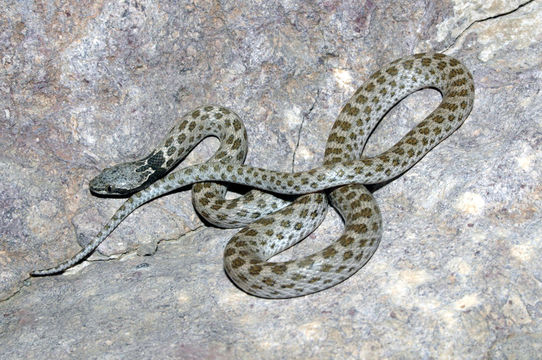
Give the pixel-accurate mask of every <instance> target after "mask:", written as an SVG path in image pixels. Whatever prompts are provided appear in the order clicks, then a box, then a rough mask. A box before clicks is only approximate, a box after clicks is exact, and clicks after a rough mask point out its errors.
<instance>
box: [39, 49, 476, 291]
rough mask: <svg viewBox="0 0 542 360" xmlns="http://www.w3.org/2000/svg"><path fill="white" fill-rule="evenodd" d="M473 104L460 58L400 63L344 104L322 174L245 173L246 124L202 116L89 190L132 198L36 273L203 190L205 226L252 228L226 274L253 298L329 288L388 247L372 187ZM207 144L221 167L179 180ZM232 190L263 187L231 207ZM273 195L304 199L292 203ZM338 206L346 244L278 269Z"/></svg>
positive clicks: (411, 160)
mask: <svg viewBox="0 0 542 360" xmlns="http://www.w3.org/2000/svg"><path fill="white" fill-rule="evenodd" d="M423 88H434V89H437V90H438V91H439V92H440V93H441V95H442V101H441V103H440V104H439V106H438V107H437V108H436V109H435V110H434V111H433V112H432V113H431V114H429V115H428V116H427V117H426V118H425V119H424V120H422V121H421V122H420V123H419V124H418V125H416V126H415V127H414V128H413V129H412V130H410V131H409V132H408V133H407V134H406V135H405V136H404V137H403V138H402V139H401V140H399V141H398V142H397V143H396V144H395V145H393V146H392V147H391V148H389V149H388V150H387V151H385V152H383V153H381V154H379V155H376V156H372V157H364V156H362V151H363V149H364V146H365V144H366V142H367V140H368V138H369V136H370V134H371V132H372V131H373V130H374V128H375V127H376V126H377V125H378V123H379V122H380V120H381V119H382V117H383V116H384V115H385V114H386V113H387V112H388V111H389V110H390V109H391V108H392V107H393V106H394V105H395V104H397V103H398V102H399V101H401V100H402V99H403V98H405V97H406V96H408V95H409V94H411V93H413V92H415V91H417V90H420V89H423ZM473 102H474V84H473V78H472V75H471V74H470V72H469V71H468V70H467V69H466V68H465V67H464V66H463V65H462V64H461V63H460V62H459V61H458V60H456V59H454V58H451V57H449V56H447V55H444V54H439V53H424V54H416V55H412V56H409V57H405V58H401V59H398V60H395V61H393V62H391V63H389V64H387V65H385V66H383V67H382V68H381V70H378V71H377V72H375V73H374V74H372V75H371V76H370V77H369V79H368V80H367V81H366V82H365V83H364V84H363V85H362V86H361V87H359V88H358V89H357V91H356V92H355V93H354V95H353V96H352V97H351V98H350V99H349V100H348V102H347V103H346V104H345V105H344V106H343V108H342V110H341V112H340V114H339V116H338V117H337V120H336V121H335V123H334V124H333V128H332V130H331V132H330V134H329V137H328V140H327V145H326V149H325V155H324V163H323V165H322V166H321V167H318V168H314V169H312V170H310V171H303V172H296V173H282V172H277V171H271V170H266V169H261V168H256V167H252V166H247V165H243V162H244V159H245V156H246V153H247V135H246V131H245V128H244V125H243V123H242V121H241V120H240V119H239V117H238V116H237V115H236V114H235V113H234V112H233V111H231V110H229V109H227V108H225V107H222V106H214V105H207V106H202V107H199V108H197V109H195V110H193V111H191V112H189V113H187V114H186V115H184V116H183V117H182V118H181V119H180V120H179V121H178V123H177V124H176V125H175V126H174V127H173V128H172V129H171V130H170V132H169V133H168V134H167V136H166V137H165V139H164V141H163V142H162V143H161V144H160V145H159V146H158V147H157V148H156V149H155V150H153V151H152V153H151V154H150V155H149V156H147V157H145V158H144V159H141V160H137V161H134V162H130V163H123V164H119V165H116V166H114V167H112V168H107V169H105V170H104V171H103V172H102V173H101V174H100V175H98V176H97V177H96V178H94V179H93V180H92V181H91V182H90V187H91V190H92V191H93V192H94V193H98V194H106V195H107V194H109V195H115V194H117V195H118V194H121V195H125V194H131V193H133V195H131V196H130V197H129V198H128V199H127V200H126V202H125V203H124V204H123V205H122V206H121V207H120V208H119V209H118V210H117V212H116V213H115V215H114V216H113V217H112V218H111V219H110V220H109V222H108V223H107V224H106V225H105V226H104V228H103V229H102V231H100V232H99V233H98V235H97V236H96V238H95V239H93V241H91V242H90V243H89V244H88V245H87V246H85V247H84V249H82V250H81V251H80V252H79V253H78V254H76V255H75V256H73V257H72V258H71V259H70V260H67V261H66V262H64V263H62V264H60V265H58V266H56V267H53V268H50V269H46V270H39V271H35V272H33V273H31V275H35V276H36V275H50V274H55V273H59V272H62V271H64V270H65V269H67V268H69V267H71V266H73V265H74V264H76V263H78V262H80V261H81V260H82V259H84V258H86V257H87V256H88V255H89V254H90V253H92V252H93V251H94V250H95V249H96V247H97V246H98V245H99V244H100V243H101V242H102V241H103V240H104V239H105V238H106V237H107V236H108V235H109V234H110V233H111V232H112V231H113V230H114V229H115V227H116V226H117V225H118V224H119V223H120V222H121V221H123V220H124V219H125V218H126V217H127V216H128V215H129V214H130V213H131V212H132V211H134V210H135V209H136V208H138V207H139V206H141V205H142V204H144V203H146V202H148V201H150V200H152V199H155V198H156V197H159V196H161V195H163V194H166V193H169V192H171V191H174V190H176V189H179V188H182V187H184V186H187V185H190V184H194V185H193V186H192V199H193V203H194V206H195V208H196V210H197V211H198V212H199V213H200V214H201V215H202V216H203V217H204V218H205V219H207V220H208V221H209V222H211V223H212V224H215V225H217V226H222V227H243V229H242V230H240V231H239V232H238V233H237V234H236V235H235V236H233V238H232V239H231V240H230V241H229V242H228V244H227V245H226V248H225V249H224V268H225V270H226V272H227V274H228V275H229V277H230V278H231V279H232V280H233V282H234V283H235V284H237V286H239V287H240V288H241V289H242V290H244V291H246V292H247V293H250V294H253V295H256V296H259V297H264V298H289V297H296V296H301V295H306V294H311V293H314V292H317V291H321V290H323V289H326V288H329V287H331V286H334V285H336V284H338V283H340V282H342V281H343V280H345V279H347V278H348V277H350V276H351V275H352V274H354V273H355V272H356V271H358V270H359V269H360V268H361V267H362V266H363V265H365V263H366V262H367V261H368V260H369V258H370V257H371V256H372V255H373V253H374V252H375V250H376V248H377V246H378V244H379V242H380V238H381V233H382V220H381V215H380V211H379V208H378V206H377V204H376V202H375V200H374V198H373V196H372V195H371V193H370V192H369V191H368V190H367V189H366V188H365V186H364V185H366V184H375V183H380V182H384V181H387V180H390V179H393V178H394V177H397V176H398V175H400V174H402V173H404V172H405V171H406V170H407V169H409V168H410V167H412V166H413V165H414V164H415V163H416V162H417V161H419V160H420V159H421V158H422V157H423V156H425V154H427V152H429V151H430V150H431V149H432V148H433V147H435V146H436V145H437V144H438V143H440V142H441V141H442V140H443V139H444V138H446V137H447V136H449V135H450V134H451V133H453V132H454V131H455V130H456V129H457V128H459V126H461V124H462V123H463V122H464V120H465V119H466V117H467V116H468V115H469V113H470V111H471V109H472V106H473ZM208 136H215V137H217V138H219V140H220V147H219V149H218V150H217V152H216V153H215V154H214V155H213V157H212V158H210V159H209V160H208V161H207V162H205V163H203V164H198V165H194V166H189V167H185V168H183V169H180V170H178V171H175V172H169V171H170V170H171V169H172V168H173V167H175V166H176V165H177V164H178V163H179V162H180V160H182V159H183V158H184V157H185V156H186V154H187V153H189V152H190V151H191V150H192V149H193V148H194V147H195V146H196V145H197V144H198V143H199V142H200V141H201V140H202V139H204V138H205V137H208ZM227 183H236V184H242V185H247V186H250V187H252V188H254V189H253V190H251V191H249V192H248V193H246V194H245V195H243V196H240V197H238V198H236V199H233V200H227V199H226V198H225V197H224V196H225V194H226V190H227V189H226V187H225V184H227ZM258 189H259V190H258ZM260 190H263V191H260ZM273 193H279V194H290V195H302V196H299V197H298V198H296V199H295V200H294V201H293V202H288V201H285V200H283V199H281V198H279V197H276V196H275V195H273ZM328 200H329V203H330V204H331V205H332V206H333V207H335V208H336V210H337V211H338V212H339V214H340V215H341V217H342V218H343V220H344V223H345V229H344V232H343V234H342V235H341V236H340V237H339V238H338V239H337V240H335V241H333V242H332V243H331V244H330V245H329V246H327V247H325V248H324V249H322V250H320V251H317V252H315V253H313V254H311V255H308V256H305V257H302V258H299V259H295V260H290V261H285V262H272V261H268V260H269V259H270V258H271V257H272V256H274V255H276V254H277V253H279V252H281V251H283V250H285V249H287V248H289V247H290V246H292V245H294V244H296V243H297V242H299V241H300V240H302V239H303V238H304V237H306V236H307V235H309V234H310V233H311V232H312V231H313V230H314V229H315V228H316V227H318V225H319V224H320V223H321V221H322V219H323V218H324V216H325V213H326V209H327V206H328Z"/></svg>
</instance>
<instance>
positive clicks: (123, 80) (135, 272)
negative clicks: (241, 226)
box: [0, 0, 542, 359]
mask: <svg viewBox="0 0 542 360" xmlns="http://www.w3.org/2000/svg"><path fill="white" fill-rule="evenodd" d="M2 9H3V11H2V13H1V14H0V29H1V30H2V31H1V32H0V60H1V62H0V146H1V147H2V152H1V154H0V179H1V181H0V204H1V212H2V213H1V216H0V226H1V227H0V231H1V232H0V236H1V239H0V298H1V299H2V301H1V302H0V314H1V317H2V321H0V358H2V359H23V358H34V359H48V358H57V359H68V358H102V359H117V358H119V359H120V358H136V357H137V358H183V359H211V358H213V359H221V358H227V359H232V358H237V359H242V358H264V359H275V358H277V359H278V358H304V359H322V358H390V359H410V358H412V359H419V358H424V359H429V358H462V359H479V358H494V359H507V358H516V359H532V358H536V357H538V356H539V354H540V350H541V349H542V301H541V300H540V299H541V298H542V284H541V282H542V265H541V264H540V261H539V259H540V258H541V255H542V244H541V243H542V225H541V224H540V219H541V217H542V206H541V205H540V204H542V202H541V198H542V185H541V184H542V181H541V171H540V169H541V167H542V151H541V148H542V122H541V119H542V71H541V68H542V45H541V44H542V2H541V1H508V2H504V1H489V2H488V1H481V0H478V1H471V2H463V1H458V0H456V1H455V2H453V1H442V2H429V3H428V2H425V1H418V0H414V1H411V0H408V1H407V0H400V1H394V2H386V1H370V0H368V1H361V2H356V1H346V2H344V1H335V0H326V1H320V2H317V3H314V4H313V3H312V2H295V1H288V0H283V1H277V2H261V3H256V2H246V3H245V2H237V1H222V2H216V1H194V2H190V3H187V2H181V4H179V2H175V1H160V2H151V1H124V2H103V1H96V2H90V1H88V2H85V1H83V2H75V1H74V2H68V1H56V2H37V1H36V2H33V1H13V0H4V1H3V6H2ZM431 49H434V50H435V51H440V52H445V53H446V54H448V55H452V56H455V57H457V58H459V59H460V60H461V61H462V62H464V63H465V64H466V65H467V67H468V68H469V69H471V72H472V73H473V75H474V78H475V84H476V96H477V97H476V101H475V105H474V109H473V111H472V113H471V116H470V117H469V119H467V121H466V123H465V124H464V125H463V126H462V128H461V129H459V130H458V131H457V132H456V133H455V134H453V135H452V136H451V137H450V138H448V139H447V140H445V141H444V142H443V143H442V144H440V145H439V146H438V147H437V148H435V149H434V150H433V151H432V152H431V153H430V154H428V155H427V156H426V157H425V158H424V159H423V160H422V161H421V162H419V163H418V164H417V165H416V166H415V167H414V168H412V169H411V170H410V171H409V172H407V173H406V174H405V175H403V176H401V177H400V178H398V179H397V180H395V181H394V182H392V183H390V184H387V185H385V186H383V187H381V188H380V189H378V190H377V191H376V192H375V196H376V198H377V201H378V202H379V204H380V207H381V210H382V213H383V220H384V226H385V232H384V235H383V238H382V242H381V244H380V248H379V249H378V250H377V252H376V254H375V256H374V257H373V258H372V259H371V260H370V262H369V263H368V264H367V265H366V266H365V267H364V268H363V269H362V270H360V271H359V272H358V273H357V274H356V275H354V276H353V277H351V278H350V279H348V280H347V281H345V282H344V283H342V284H340V285H339V286H336V287H334V288H332V289H329V290H327V291H324V292H321V293H318V294H314V295H310V296H306V297H302V298H297V299H291V300H281V301H269V300H263V299H259V298H255V297H252V296H249V295H246V294H245V293H243V292H242V291H241V290H239V289H238V288H236V287H235V286H234V285H233V284H232V283H231V282H230V281H229V279H228V278H227V277H226V275H225V273H224V271H223V269H222V255H223V248H224V246H225V244H226V243H227V241H228V239H229V238H230V237H231V236H232V235H233V234H234V233H235V230H221V229H216V228H212V227H207V226H204V224H202V222H201V220H200V218H199V217H198V216H197V215H196V213H195V211H194V210H193V207H192V205H191V202H190V194H189V192H178V193H175V194H171V195H169V196H166V197H162V198H160V199H158V200H156V201H153V202H152V203H150V204H148V205H146V206H145V207H143V208H142V209H139V210H137V211H136V212H135V213H134V214H133V215H131V216H130V217H129V218H128V219H127V220H126V221H125V222H124V223H123V224H121V226H120V227H119V228H118V229H117V230H115V232H114V233H113V234H112V235H111V236H110V237H109V238H108V239H107V240H106V241H105V242H104V243H103V244H102V245H101V246H100V247H99V252H100V254H98V253H96V254H94V255H92V256H91V257H90V258H89V259H88V261H86V262H84V263H82V264H81V265H79V266H77V267H76V268H74V269H73V270H71V271H69V272H67V273H66V274H65V275H61V276H54V277H47V278H28V275H27V274H28V272H29V271H30V270H32V269H35V268H41V267H45V266H49V265H52V264H55V263H57V262H58V261H60V260H63V259H65V258H67V257H68V256H70V255H71V254H74V253H75V252H76V251H77V250H78V249H79V245H78V243H79V244H84V243H86V242H87V241H89V239H90V238H91V237H92V236H93V235H94V234H96V233H97V232H98V231H99V230H100V226H101V224H103V223H104V222H106V221H107V219H108V218H109V216H111V215H112V214H113V212H114V211H115V209H116V208H117V207H118V206H119V205H120V203H121V202H122V200H121V199H107V198H97V197H94V196H92V195H91V194H90V193H89V191H88V181H89V180H90V179H91V178H92V177H94V176H95V175H97V174H98V172H99V171H100V169H102V168H104V167H106V166H110V165H112V164H115V163H119V162H122V161H127V160H133V159H137V158H139V157H141V156H143V155H146V154H147V153H148V152H149V151H150V149H151V148H152V146H154V145H156V144H157V143H158V142H159V141H160V139H161V137H162V136H163V135H164V134H165V132H166V131H167V130H168V129H169V127H170V126H172V125H173V123H174V122H175V119H176V118H177V117H178V116H179V115H180V114H182V113H184V112H186V111H189V110H190V109H192V108H194V107H196V106H199V105H201V104H205V103H217V104H223V105H225V106H228V107H230V108H232V109H234V110H235V111H236V112H237V113H238V114H239V115H240V116H241V117H242V118H243V119H244V121H245V125H246V127H247V131H248V135H249V141H250V151H249V156H248V159H247V161H246V163H248V164H252V165H255V166H260V167H265V168H270V169H275V170H282V171H292V170H306V169H310V168H313V167H315V166H318V165H319V164H320V163H321V161H322V158H323V149H324V146H325V141H326V139H327V133H328V132H329V130H330V128H331V126H332V123H333V120H334V118H335V117H336V115H337V114H338V112H339V110H340V108H341V106H342V104H343V103H344V102H345V101H346V100H347V99H348V98H349V97H350V95H351V94H352V93H353V92H354V91H355V89H356V88H357V87H358V86H359V85H361V84H362V83H363V81H364V79H366V78H367V77H368V76H369V75H370V74H371V73H372V72H373V71H375V70H377V69H378V68H379V66H380V65H382V64H384V63H386V62H388V61H391V60H393V59H395V58H397V57H401V56H405V55H408V54H411V53H415V52H422V51H427V50H431ZM438 102H439V96H438V94H437V93H436V92H435V91H430V90H425V91H422V92H420V93H417V94H414V95H412V96H410V97H409V98H407V99H406V100H405V101H403V102H402V103H401V104H400V105H399V106H397V107H396V108H394V109H393V110H392V111H391V112H390V114H388V115H387V116H386V118H385V119H384V121H383V123H382V125H381V126H380V127H379V128H378V129H377V131H375V133H374V136H373V138H372V139H371V141H370V143H369V145H368V147H367V152H368V153H370V154H371V153H373V154H374V153H378V152H380V151H382V150H384V149H386V148H387V147H389V146H390V145H392V144H393V143H394V142H395V141H397V140H398V139H399V138H400V137H401V136H402V135H403V134H405V133H406V132H407V131H408V130H409V129H410V128H411V127H412V126H413V125H414V124H416V122H417V121H420V120H421V119H422V118H423V116H424V115H425V114H427V113H429V111H430V110H431V109H432V108H434V107H435V106H436V105H437V104H438ZM216 148H217V142H216V141H215V140H214V139H209V140H206V141H204V142H203V143H202V144H201V145H200V146H199V147H198V148H197V149H196V150H195V151H194V152H193V153H192V154H191V155H190V156H189V159H187V161H185V162H183V165H184V164H191V163H192V164H193V163H198V162H201V161H204V160H205V159H206V158H207V157H209V156H210V155H211V154H212V153H213V151H214V149H216ZM270 154H273V156H269V155H270ZM340 230H341V221H340V219H339V217H338V216H337V215H336V214H333V213H330V216H329V217H328V219H326V221H325V223H324V224H323V228H321V229H319V230H318V231H317V233H316V234H315V235H312V236H311V237H310V238H309V239H308V240H307V241H305V243H304V244H301V245H300V246H299V247H295V248H294V249H291V250H289V251H288V253H287V254H286V255H281V256H285V257H286V258H287V257H294V256H299V255H300V254H306V253H309V252H312V251H314V249H315V248H316V247H318V248H319V247H322V246H323V245H324V244H325V243H326V242H327V241H329V240H330V239H326V237H327V236H329V235H328V234H337V235H338V233H339V232H340ZM165 240H168V241H165ZM145 255H147V256H145Z"/></svg>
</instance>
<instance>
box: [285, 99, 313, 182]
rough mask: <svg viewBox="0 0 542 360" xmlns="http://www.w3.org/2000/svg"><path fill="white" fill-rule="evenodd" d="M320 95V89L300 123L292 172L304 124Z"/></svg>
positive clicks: (293, 155) (293, 167)
mask: <svg viewBox="0 0 542 360" xmlns="http://www.w3.org/2000/svg"><path fill="white" fill-rule="evenodd" d="M319 97H320V90H318V91H317V92H316V96H315V97H314V101H313V102H312V104H311V107H310V108H309V110H307V111H306V112H305V113H304V114H303V117H302V119H301V125H299V130H298V132H297V141H296V143H295V148H294V152H293V154H292V170H291V171H292V172H295V156H296V154H297V149H298V148H299V143H300V141H301V132H302V131H303V126H304V125H305V122H306V121H307V120H308V119H309V116H310V114H311V113H312V111H313V110H314V107H315V106H316V102H317V101H318V98H319Z"/></svg>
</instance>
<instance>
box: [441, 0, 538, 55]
mask: <svg viewBox="0 0 542 360" xmlns="http://www.w3.org/2000/svg"><path fill="white" fill-rule="evenodd" d="M534 1H535V0H529V1H526V2H524V3H522V4H519V5H518V6H517V7H515V8H514V9H512V10H509V11H506V12H503V13H500V14H495V15H491V16H488V17H485V18H483V19H478V20H475V21H473V22H472V23H471V24H470V25H469V26H467V27H466V28H465V29H464V30H463V31H461V33H459V35H457V36H456V37H455V39H454V40H453V41H452V43H451V44H450V45H449V46H448V47H446V48H445V49H444V50H443V52H444V51H447V50H449V49H450V48H451V47H452V46H454V45H455V44H456V43H457V40H458V39H459V38H461V37H462V36H463V35H464V34H465V33H466V32H467V31H468V30H469V29H470V28H472V27H473V26H474V25H476V24H478V23H482V22H485V21H490V20H494V19H498V18H500V17H503V16H507V15H510V14H513V13H515V12H516V11H518V10H520V9H521V8H523V7H525V6H527V5H529V4H530V3H532V2H534Z"/></svg>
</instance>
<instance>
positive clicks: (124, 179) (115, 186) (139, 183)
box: [90, 162, 152, 195]
mask: <svg viewBox="0 0 542 360" xmlns="http://www.w3.org/2000/svg"><path fill="white" fill-rule="evenodd" d="M141 165H142V164H141V163H139V162H131V163H123V164H118V165H115V166H113V167H110V168H106V169H104V170H103V171H102V172H101V173H100V174H99V175H98V176H96V177H95V178H94V179H92V180H90V191H91V192H93V193H95V194H100V195H128V194H132V193H134V192H136V191H139V190H141V189H142V188H144V187H146V185H147V184H148V181H149V176H150V174H151V173H152V171H151V170H150V169H148V168H147V169H145V166H143V167H142V166H141Z"/></svg>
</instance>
